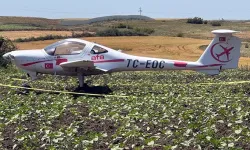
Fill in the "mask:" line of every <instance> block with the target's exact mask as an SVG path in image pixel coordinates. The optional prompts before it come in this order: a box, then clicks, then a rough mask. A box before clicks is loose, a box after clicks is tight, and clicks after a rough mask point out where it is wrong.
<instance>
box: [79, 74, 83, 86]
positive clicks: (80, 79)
mask: <svg viewBox="0 0 250 150" xmlns="http://www.w3.org/2000/svg"><path fill="white" fill-rule="evenodd" d="M78 80H79V87H80V88H83V87H84V76H83V74H78Z"/></svg>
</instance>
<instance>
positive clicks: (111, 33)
mask: <svg viewBox="0 0 250 150" xmlns="http://www.w3.org/2000/svg"><path fill="white" fill-rule="evenodd" d="M96 35H97V36H119V30H117V29H106V30H103V31H98V32H97V33H96Z"/></svg>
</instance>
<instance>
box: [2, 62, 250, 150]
mask: <svg viewBox="0 0 250 150" xmlns="http://www.w3.org/2000/svg"><path fill="white" fill-rule="evenodd" d="M104 76H106V78H107V80H108V85H109V87H110V89H111V90H112V91H113V92H112V93H110V94H108V95H105V96H79V95H78V96H76V95H70V94H52V93H48V92H35V91H31V92H30V93H29V94H21V93H20V92H23V90H20V89H19V90H18V89H15V88H14V89H11V88H9V87H0V88H1V90H0V149H176V150H177V149H250V144H249V141H250V122H249V120H250V109H249V107H250V99H249V93H250V82H249V81H250V72H248V71H241V70H233V71H225V72H222V73H221V74H220V75H218V76H213V77H209V76H205V75H203V74H199V73H196V72H181V71H168V72H122V73H114V74H112V75H111V76H109V75H104ZM15 78H18V79H20V78H24V73H22V72H20V71H18V70H17V69H15V68H14V67H11V66H10V67H9V68H8V69H1V70H0V80H1V81H0V83H1V84H2V85H14V86H20V85H21V84H22V81H20V80H16V79H15ZM87 80H88V81H92V83H89V84H92V85H102V84H103V82H104V79H103V78H102V76H93V77H87ZM240 81H247V82H240ZM30 85H31V86H32V87H34V88H40V89H47V90H57V91H63V90H64V89H65V88H66V89H68V90H70V91H73V89H74V87H76V86H77V80H76V79H74V78H71V77H70V78H67V79H65V78H63V77H57V78H53V77H52V76H47V75H45V76H43V79H42V80H39V81H35V82H32V83H30ZM18 93H19V94H18Z"/></svg>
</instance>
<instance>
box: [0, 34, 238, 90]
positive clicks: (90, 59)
mask: <svg viewBox="0 0 250 150" xmlns="http://www.w3.org/2000/svg"><path fill="white" fill-rule="evenodd" d="M212 33H213V34H215V38H214V39H213V40H212V42H211V43H210V45H209V46H208V47H207V48H206V50H205V51H204V53H203V54H202V55H201V57H200V58H199V60H198V61H196V62H190V61H179V60H169V59H160V58H149V57H140V56H133V55H128V54H125V53H123V52H121V51H116V50H114V49H111V48H108V47H105V46H103V45H99V44H97V43H93V42H88V41H85V40H80V39H66V40H62V41H59V42H56V43H54V44H52V45H49V46H47V47H46V48H44V49H39V50H17V51H12V52H9V53H6V54H5V55H3V57H4V58H5V59H10V60H11V61H12V62H13V63H14V64H15V65H16V66H17V67H18V68H20V69H21V70H23V71H25V72H26V73H27V74H28V76H30V77H31V79H32V80H35V79H37V74H39V73H41V74H51V75H63V76H77V77H78V79H79V87H84V77H85V76H89V75H98V74H107V73H113V72H120V71H149V70H150V71H156V70H157V71H158V70H194V71H197V72H202V73H205V74H208V75H217V74H219V73H220V71H221V70H223V69H234V68H237V67H238V61H239V58H240V47H241V41H240V39H239V38H238V37H235V36H233V33H237V31H233V30H215V31H212Z"/></svg>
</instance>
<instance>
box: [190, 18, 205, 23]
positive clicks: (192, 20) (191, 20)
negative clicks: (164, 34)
mask: <svg viewBox="0 0 250 150" xmlns="http://www.w3.org/2000/svg"><path fill="white" fill-rule="evenodd" d="M187 23H191V24H203V19H202V18H199V17H194V18H189V19H188V20H187Z"/></svg>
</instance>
